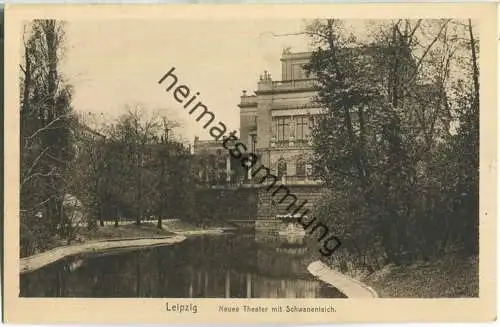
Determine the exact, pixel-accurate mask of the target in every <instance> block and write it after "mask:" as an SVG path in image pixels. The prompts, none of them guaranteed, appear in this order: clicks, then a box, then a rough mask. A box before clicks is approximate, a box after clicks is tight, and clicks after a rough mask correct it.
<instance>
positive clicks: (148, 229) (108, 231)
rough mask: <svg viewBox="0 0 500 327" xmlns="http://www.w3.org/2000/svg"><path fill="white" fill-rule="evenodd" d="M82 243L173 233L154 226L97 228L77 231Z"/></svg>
mask: <svg viewBox="0 0 500 327" xmlns="http://www.w3.org/2000/svg"><path fill="white" fill-rule="evenodd" d="M78 235H79V236H80V237H79V238H80V240H82V241H102V240H110V239H132V238H157V237H168V236H172V235H175V233H173V232H170V231H167V230H165V229H158V228H157V227H156V225H154V224H141V225H135V224H131V225H122V226H117V227H115V226H99V227H98V228H97V230H94V231H90V230H88V229H83V228H82V229H81V230H79V231H78Z"/></svg>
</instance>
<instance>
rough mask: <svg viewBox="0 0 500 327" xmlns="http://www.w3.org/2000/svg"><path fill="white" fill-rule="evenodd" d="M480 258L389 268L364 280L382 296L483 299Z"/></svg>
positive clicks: (443, 260)
mask: <svg viewBox="0 0 500 327" xmlns="http://www.w3.org/2000/svg"><path fill="white" fill-rule="evenodd" d="M478 271H479V259H478V258H477V257H473V258H469V259H456V258H453V257H450V258H446V259H442V260H438V261H433V262H425V263H424V262H422V263H414V264H411V265H405V266H395V265H387V266H385V267H384V268H383V269H381V270H378V271H376V272H374V273H373V274H371V275H369V276H367V277H365V278H363V279H362V280H361V281H362V282H363V283H365V284H367V285H369V286H371V287H372V288H373V289H374V290H375V291H376V292H377V293H378V294H379V296H380V297H392V298H394V297H396V298H440V297H441V298H446V297H449V298H456V297H477V296H479V276H478V275H479V274H478Z"/></svg>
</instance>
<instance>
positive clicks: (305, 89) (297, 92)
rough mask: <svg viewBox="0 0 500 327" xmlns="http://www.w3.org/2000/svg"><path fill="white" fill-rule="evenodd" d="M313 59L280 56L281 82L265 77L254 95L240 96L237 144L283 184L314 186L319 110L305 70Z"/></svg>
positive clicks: (298, 55) (306, 55) (285, 53)
mask: <svg viewBox="0 0 500 327" xmlns="http://www.w3.org/2000/svg"><path fill="white" fill-rule="evenodd" d="M310 55H311V53H308V52H301V53H290V52H289V51H287V50H284V51H283V55H282V57H281V67H282V76H281V80H273V78H272V77H271V76H270V74H269V73H268V72H267V71H265V72H264V74H263V75H261V76H260V79H259V81H258V82H257V89H256V90H255V94H251V95H249V94H247V91H243V94H242V96H241V102H240V104H239V105H238V106H239V108H240V138H241V142H243V143H245V144H246V146H247V148H248V149H252V150H253V151H252V152H255V153H257V154H258V155H259V157H260V163H261V164H262V165H264V166H265V167H268V168H270V169H271V170H272V172H273V174H274V175H276V176H278V177H280V178H281V180H282V183H283V184H295V183H314V181H313V178H312V175H311V174H312V171H311V165H310V155H311V145H312V143H311V142H312V135H311V131H312V127H313V125H314V124H315V122H316V121H317V117H318V114H320V108H319V107H318V106H317V105H316V104H315V103H314V101H313V98H314V96H315V90H314V79H313V78H311V77H308V76H307V73H306V71H305V69H304V65H305V64H307V63H308V62H309V58H310Z"/></svg>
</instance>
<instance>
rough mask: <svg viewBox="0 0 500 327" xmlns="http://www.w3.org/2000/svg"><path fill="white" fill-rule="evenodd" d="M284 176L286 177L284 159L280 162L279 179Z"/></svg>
mask: <svg viewBox="0 0 500 327" xmlns="http://www.w3.org/2000/svg"><path fill="white" fill-rule="evenodd" d="M282 176H286V161H285V159H283V158H281V159H280V160H278V178H281V177H282Z"/></svg>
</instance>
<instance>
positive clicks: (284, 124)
mask: <svg viewBox="0 0 500 327" xmlns="http://www.w3.org/2000/svg"><path fill="white" fill-rule="evenodd" d="M275 125H276V140H277V141H278V142H280V141H286V140H288V132H289V126H290V117H276V124H275Z"/></svg>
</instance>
